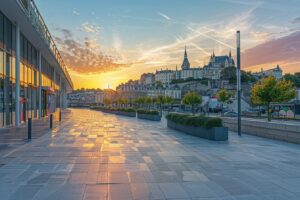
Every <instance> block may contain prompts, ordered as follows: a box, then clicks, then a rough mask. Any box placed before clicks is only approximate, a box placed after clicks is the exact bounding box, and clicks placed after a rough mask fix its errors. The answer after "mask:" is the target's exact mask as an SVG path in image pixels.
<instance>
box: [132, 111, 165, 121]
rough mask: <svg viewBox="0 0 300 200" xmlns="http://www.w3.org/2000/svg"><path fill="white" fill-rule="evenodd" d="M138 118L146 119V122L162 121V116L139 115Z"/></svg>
mask: <svg viewBox="0 0 300 200" xmlns="http://www.w3.org/2000/svg"><path fill="white" fill-rule="evenodd" d="M137 117H138V118H139V119H146V120H151V121H160V120H161V116H160V115H148V114H141V113H137Z"/></svg>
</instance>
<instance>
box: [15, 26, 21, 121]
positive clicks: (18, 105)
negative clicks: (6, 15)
mask: <svg viewBox="0 0 300 200" xmlns="http://www.w3.org/2000/svg"><path fill="white" fill-rule="evenodd" d="M20 61H21V59H20V26H19V24H16V99H15V104H16V109H15V120H16V122H15V123H16V126H17V127H19V126H20V122H21V120H20Z"/></svg>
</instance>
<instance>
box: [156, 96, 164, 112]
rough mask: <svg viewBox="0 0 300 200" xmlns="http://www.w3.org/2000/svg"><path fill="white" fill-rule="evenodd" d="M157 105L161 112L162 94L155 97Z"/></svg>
mask: <svg viewBox="0 0 300 200" xmlns="http://www.w3.org/2000/svg"><path fill="white" fill-rule="evenodd" d="M155 103H156V104H157V105H159V108H160V112H161V114H162V106H163V104H165V97H164V96H162V95H158V96H157V97H156V102H155Z"/></svg>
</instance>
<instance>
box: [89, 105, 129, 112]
mask: <svg viewBox="0 0 300 200" xmlns="http://www.w3.org/2000/svg"><path fill="white" fill-rule="evenodd" d="M91 109H93V110H100V111H111V112H113V111H122V112H135V109H133V108H113V107H103V106H99V107H91Z"/></svg>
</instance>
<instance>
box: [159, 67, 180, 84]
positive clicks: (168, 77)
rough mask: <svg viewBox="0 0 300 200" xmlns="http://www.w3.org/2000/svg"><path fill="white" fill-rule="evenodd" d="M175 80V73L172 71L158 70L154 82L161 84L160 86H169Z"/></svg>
mask: <svg viewBox="0 0 300 200" xmlns="http://www.w3.org/2000/svg"><path fill="white" fill-rule="evenodd" d="M173 79H175V71H173V70H168V69H166V70H160V71H156V73H155V82H161V83H162V84H170V83H171V81H172V80H173Z"/></svg>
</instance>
